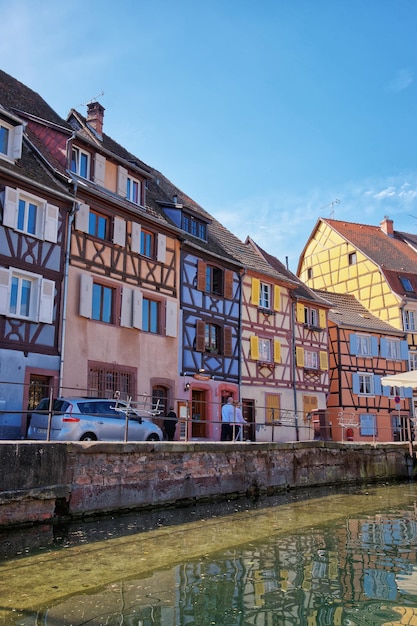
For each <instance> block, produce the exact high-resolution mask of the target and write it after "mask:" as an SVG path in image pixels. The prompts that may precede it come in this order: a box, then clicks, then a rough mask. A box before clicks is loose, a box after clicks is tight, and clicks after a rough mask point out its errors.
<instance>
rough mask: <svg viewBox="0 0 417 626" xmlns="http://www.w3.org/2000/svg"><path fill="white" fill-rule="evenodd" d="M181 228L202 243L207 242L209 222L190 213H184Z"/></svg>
mask: <svg viewBox="0 0 417 626" xmlns="http://www.w3.org/2000/svg"><path fill="white" fill-rule="evenodd" d="M181 228H182V230H184V231H185V232H187V233H189V234H190V235H193V236H194V237H197V238H198V239H201V240H202V241H207V222H204V221H203V220H201V219H199V218H198V217H195V216H194V215H191V214H190V213H182V216H181Z"/></svg>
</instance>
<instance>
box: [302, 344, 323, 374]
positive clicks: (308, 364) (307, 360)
mask: <svg viewBox="0 0 417 626" xmlns="http://www.w3.org/2000/svg"><path fill="white" fill-rule="evenodd" d="M319 362H320V361H319V355H318V352H317V351H316V350H309V349H308V348H305V349H304V368H305V369H308V370H318V369H319Z"/></svg>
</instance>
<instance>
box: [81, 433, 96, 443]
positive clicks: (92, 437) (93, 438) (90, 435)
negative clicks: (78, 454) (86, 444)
mask: <svg viewBox="0 0 417 626" xmlns="http://www.w3.org/2000/svg"><path fill="white" fill-rule="evenodd" d="M80 441H97V437H96V436H95V435H94V434H93V433H84V435H83V436H82V437H80Z"/></svg>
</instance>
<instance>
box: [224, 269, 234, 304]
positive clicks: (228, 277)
mask: <svg viewBox="0 0 417 626" xmlns="http://www.w3.org/2000/svg"><path fill="white" fill-rule="evenodd" d="M224 297H225V298H227V299H228V300H231V299H232V298H233V272H232V271H231V270H225V272H224Z"/></svg>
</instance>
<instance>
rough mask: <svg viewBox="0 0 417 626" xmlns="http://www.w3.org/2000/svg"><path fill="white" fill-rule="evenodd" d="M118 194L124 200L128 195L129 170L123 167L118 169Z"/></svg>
mask: <svg viewBox="0 0 417 626" xmlns="http://www.w3.org/2000/svg"><path fill="white" fill-rule="evenodd" d="M117 194H118V195H119V196H122V198H126V194H127V169H126V168H125V167H122V166H121V165H119V166H118V167H117Z"/></svg>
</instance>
